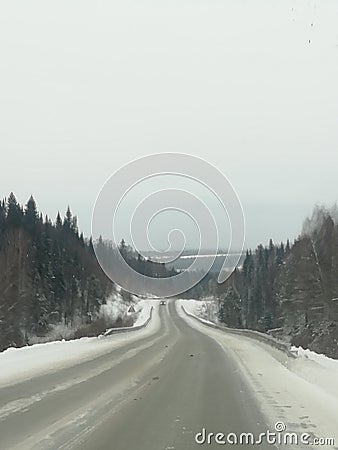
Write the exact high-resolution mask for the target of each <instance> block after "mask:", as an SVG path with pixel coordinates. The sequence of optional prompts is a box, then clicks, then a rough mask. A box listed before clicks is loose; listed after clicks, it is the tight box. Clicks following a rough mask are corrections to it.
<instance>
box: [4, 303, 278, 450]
mask: <svg viewBox="0 0 338 450" xmlns="http://www.w3.org/2000/svg"><path fill="white" fill-rule="evenodd" d="M159 311H160V321H161V327H160V328H159V329H157V331H156V332H154V333H153V334H152V335H150V336H145V337H140V339H138V340H137V341H135V340H131V341H130V342H129V341H128V340H127V341H126V342H124V344H123V346H121V347H120V348H117V349H115V350H113V351H110V352H109V353H107V354H105V355H101V356H99V357H97V358H95V359H93V360H91V361H87V362H83V363H79V364H75V365H74V366H72V367H70V368H67V369H62V370H59V371H56V372H54V373H52V374H48V375H44V376H39V377H35V378H32V379H30V380H27V381H25V382H21V383H18V384H15V385H12V386H7V387H4V388H2V389H0V449H1V450H5V449H6V450H7V449H8V450H28V449H34V450H41V449H84V450H108V449H112V450H134V449H135V450H189V449H197V448H212V449H214V448H222V447H224V446H221V445H220V444H217V443H216V442H215V440H214V438H213V437H212V438H211V440H210V442H211V443H210V444H208V443H207V442H205V443H203V435H199V436H198V437H199V440H200V442H202V443H200V444H198V443H197V442H196V441H195V436H196V434H197V433H199V432H201V431H202V429H203V428H204V429H205V430H206V433H209V432H213V433H216V432H223V433H224V434H226V433H230V432H232V433H237V434H238V435H239V434H240V433H242V432H252V433H255V434H258V433H259V432H260V431H264V430H266V428H267V427H266V425H265V424H264V419H263V418H262V416H261V414H260V411H259V408H258V405H257V404H256V402H255V400H254V399H253V397H252V396H251V394H250V390H249V389H248V388H247V386H246V383H245V382H244V380H243V379H242V378H241V376H240V375H239V371H238V370H237V367H236V366H235V365H234V362H233V360H232V359H231V358H227V355H226V352H225V351H224V350H223V349H222V348H221V346H220V345H218V344H217V342H216V341H215V340H213V339H211V338H210V337H208V336H207V335H206V334H204V333H201V332H200V331H198V330H196V329H194V328H192V327H190V326H189V325H188V324H187V323H186V322H185V321H184V320H183V319H182V318H181V317H179V316H178V314H177V312H176V309H175V305H174V303H172V302H169V303H167V305H165V306H160V307H159ZM130 334H131V335H132V334H133V332H131V333H130ZM107 339H114V336H111V337H109V338H107ZM220 439H221V438H220ZM225 447H226V448H227V447H228V445H226V446H225ZM236 448H248V446H247V445H243V446H241V445H238V446H236ZM259 448H263V449H264V448H270V449H271V448H273V447H272V446H271V445H268V444H265V445H264V444H263V445H260V446H259Z"/></svg>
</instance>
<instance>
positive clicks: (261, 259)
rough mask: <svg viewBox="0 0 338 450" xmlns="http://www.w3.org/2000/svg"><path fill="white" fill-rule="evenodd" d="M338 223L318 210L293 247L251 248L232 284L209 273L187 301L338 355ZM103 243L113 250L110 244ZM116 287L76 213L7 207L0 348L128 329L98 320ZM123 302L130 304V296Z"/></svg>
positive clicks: (136, 258) (230, 322) (1, 235)
mask: <svg viewBox="0 0 338 450" xmlns="http://www.w3.org/2000/svg"><path fill="white" fill-rule="evenodd" d="M337 217H338V214H337V210H336V209H335V208H334V209H332V210H327V209H325V208H324V207H316V208H315V210H314V212H313V215H312V217H311V218H310V219H307V220H306V221H305V222H304V227H303V230H302V232H301V234H300V235H299V237H298V238H297V239H296V240H295V241H294V242H292V243H290V242H289V241H287V242H285V243H280V244H275V243H274V242H273V241H272V240H270V242H269V244H268V245H267V246H263V245H259V246H258V247H257V248H256V250H254V251H252V250H247V251H246V256H245V259H244V263H243V265H242V267H240V268H238V269H236V270H235V272H234V273H233V274H232V276H231V277H230V278H229V279H228V280H227V281H226V282H225V283H223V284H217V281H216V277H215V276H213V275H212V274H209V275H208V276H207V277H206V278H205V279H204V280H202V282H201V283H200V285H199V286H197V287H196V288H194V289H192V290H191V291H190V292H188V293H186V296H188V297H194V298H197V297H199V298H203V297H210V296H212V297H213V298H214V299H215V300H216V302H217V303H218V307H219V320H220V321H221V322H222V323H224V324H226V325H227V326H230V327H235V328H249V329H254V330H259V331H262V332H267V333H269V334H272V335H274V336H276V337H282V338H283V339H287V340H289V341H290V342H291V343H293V344H294V345H300V346H303V347H306V348H310V349H312V350H315V351H318V352H323V353H325V354H327V355H328V356H331V357H338V351H337V339H338V329H337V325H336V324H337V321H338V223H337ZM96 245H98V246H101V251H102V252H108V253H109V252H112V251H113V249H112V248H110V247H109V245H108V244H107V243H105V242H103V241H102V239H100V240H99V241H98V243H97V244H96ZM120 251H121V253H122V254H123V257H124V258H125V259H127V260H128V262H129V264H130V265H131V266H133V267H134V268H135V270H137V271H139V272H140V273H143V274H146V275H148V276H162V277H163V276H168V277H170V276H172V275H174V274H175V273H176V271H175V270H171V271H168V270H167V269H166V268H165V266H164V265H163V264H156V263H152V262H151V261H147V260H144V259H143V258H142V257H141V256H140V255H138V254H137V253H136V252H134V250H133V249H132V248H131V247H130V246H128V245H126V243H125V242H124V241H122V242H121V244H120ZM115 289H116V286H115V285H114V284H113V283H112V282H111V281H110V280H109V279H108V278H107V277H106V275H105V274H104V273H103V271H102V269H101V267H100V266H99V264H98V262H97V259H96V257H95V253H94V248H93V242H92V240H91V238H89V239H88V238H85V237H84V236H83V234H82V233H81V234H79V231H78V227H77V218H76V217H75V216H73V215H72V213H71V210H70V208H69V207H68V208H67V210H66V213H65V216H64V217H61V215H60V214H58V215H57V217H56V219H55V221H54V222H53V221H51V219H50V218H48V217H44V216H43V215H42V214H41V213H40V212H38V210H37V206H36V203H35V200H34V198H33V197H32V196H31V197H30V199H29V200H28V202H27V204H26V205H25V206H21V205H20V204H19V203H18V202H17V200H16V198H15V196H14V194H13V193H11V194H10V195H9V197H8V199H4V200H2V201H1V202H0V351H1V350H3V349H5V348H8V347H9V346H14V347H19V346H24V345H29V344H32V343H34V342H37V341H38V340H37V339H38V338H39V337H40V338H41V337H43V336H46V335H47V334H48V333H49V332H50V330H51V329H52V328H53V327H54V328H55V326H57V325H60V324H62V325H63V326H66V327H67V326H68V327H71V329H72V330H73V333H72V334H70V335H69V338H74V337H80V336H87V335H98V334H99V333H102V332H103V331H104V330H105V329H106V327H107V326H108V325H109V326H114V325H121V323H117V324H111V323H110V324H107V323H106V322H105V321H103V320H102V317H101V315H100V310H101V307H102V305H104V304H105V302H106V301H107V298H108V297H109V296H110V295H111V294H112V292H114V291H115ZM123 296H124V298H125V299H126V301H128V300H130V297H129V295H128V293H127V292H123ZM123 325H128V324H126V323H124V324H123ZM60 337H61V336H60ZM62 337H64V336H62Z"/></svg>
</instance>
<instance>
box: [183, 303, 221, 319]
mask: <svg viewBox="0 0 338 450" xmlns="http://www.w3.org/2000/svg"><path fill="white" fill-rule="evenodd" d="M177 304H180V305H182V306H183V307H184V309H185V310H186V311H187V312H188V313H189V314H193V315H194V316H197V317H199V318H201V319H203V320H206V321H208V322H212V323H218V322H219V320H218V303H217V301H215V300H213V299H210V300H209V299H205V300H193V299H189V300H187V299H179V300H177Z"/></svg>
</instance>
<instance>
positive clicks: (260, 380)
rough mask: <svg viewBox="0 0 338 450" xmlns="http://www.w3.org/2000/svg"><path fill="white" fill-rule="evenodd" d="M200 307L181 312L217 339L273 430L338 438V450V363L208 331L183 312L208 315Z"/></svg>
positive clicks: (194, 305)
mask: <svg viewBox="0 0 338 450" xmlns="http://www.w3.org/2000/svg"><path fill="white" fill-rule="evenodd" d="M199 304H201V302H196V301H191V302H190V301H188V300H179V301H177V302H176V307H177V312H178V314H179V315H180V316H181V317H182V318H183V319H184V320H185V321H186V322H187V323H188V324H189V326H191V327H193V328H196V329H197V330H199V331H201V332H203V333H205V334H207V335H208V336H210V337H211V338H212V339H214V340H215V341H216V342H217V343H218V344H219V345H220V346H221V347H222V349H223V350H224V352H225V353H226V356H227V357H228V358H231V359H232V360H233V364H234V365H235V366H237V367H238V370H239V371H240V372H241V375H242V376H244V378H245V380H246V381H247V383H249V385H250V386H251V390H252V392H253V393H254V395H255V397H256V399H257V401H258V402H259V404H260V405H261V409H262V412H263V413H264V416H265V418H266V422H267V424H268V425H269V426H270V428H271V429H273V427H274V425H275V423H276V422H277V421H282V422H283V423H284V424H285V426H286V429H287V430H288V431H292V432H296V433H298V434H300V433H302V432H304V431H306V432H308V433H309V434H311V436H312V437H315V436H317V437H320V438H322V437H324V438H325V437H327V438H334V440H335V442H336V443H337V447H338V361H335V360H332V359H329V358H326V357H325V356H323V355H316V354H314V353H313V352H304V351H301V349H298V353H299V355H298V357H296V358H290V357H288V356H287V355H286V354H285V353H283V352H282V351H280V350H277V349H275V348H273V347H272V346H270V345H267V344H265V343H262V342H261V341H258V340H255V339H251V338H248V337H246V336H240V335H236V334H231V333H226V332H223V331H220V330H217V329H214V328H210V327H207V326H205V325H204V324H203V323H202V322H200V321H198V320H196V319H194V318H191V317H188V316H187V315H186V314H185V313H184V312H183V311H182V305H183V306H184V307H185V308H186V309H187V310H188V311H189V312H190V313H197V314H198V313H199V312H201V311H202V310H203V308H202V307H201V306H200V305H199ZM321 448H335V447H333V446H326V447H325V446H321Z"/></svg>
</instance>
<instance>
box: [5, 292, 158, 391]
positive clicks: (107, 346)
mask: <svg viewBox="0 0 338 450" xmlns="http://www.w3.org/2000/svg"><path fill="white" fill-rule="evenodd" d="M158 303H159V302H158V301H157V300H151V299H149V300H147V299H144V300H140V301H139V302H138V304H137V305H136V307H137V311H139V315H138V318H137V321H136V322H135V324H134V325H142V324H144V323H145V322H146V320H147V319H148V317H149V314H150V309H151V307H154V313H153V316H152V320H151V321H150V322H149V324H148V325H147V326H146V327H144V328H142V329H140V330H135V331H131V332H130V333H121V334H119V333H117V334H114V335H112V336H106V337H94V338H81V339H76V340H71V341H64V340H63V341H54V342H47V343H43V344H35V345H32V346H28V347H21V348H9V349H7V350H5V351H3V352H1V353H0V386H4V385H7V384H11V383H13V382H18V381H22V380H25V379H27V378H31V377H33V376H35V375H37V374H39V375H43V374H46V373H50V372H53V371H55V370H56V369H60V368H64V367H70V366H72V365H74V364H75V362H76V363H80V362H84V361H87V360H90V359H92V358H93V357H94V356H95V357H97V356H100V355H102V354H104V353H106V352H108V351H110V350H114V349H115V348H118V347H120V346H122V345H124V344H125V343H126V341H127V340H128V342H132V341H133V340H135V341H137V340H139V339H140V337H144V336H147V335H150V334H153V333H155V332H156V331H157V330H158V329H159V327H160V320H159V315H158Z"/></svg>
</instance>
